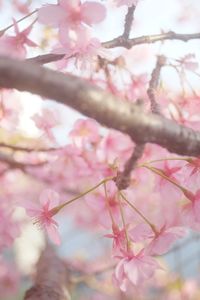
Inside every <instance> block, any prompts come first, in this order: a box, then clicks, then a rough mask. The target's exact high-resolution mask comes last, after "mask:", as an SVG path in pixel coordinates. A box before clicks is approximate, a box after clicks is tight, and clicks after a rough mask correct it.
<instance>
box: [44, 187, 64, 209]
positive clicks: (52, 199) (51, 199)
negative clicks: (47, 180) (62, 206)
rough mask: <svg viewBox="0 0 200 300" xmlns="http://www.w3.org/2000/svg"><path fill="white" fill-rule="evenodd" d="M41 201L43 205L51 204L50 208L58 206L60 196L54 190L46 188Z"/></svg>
mask: <svg viewBox="0 0 200 300" xmlns="http://www.w3.org/2000/svg"><path fill="white" fill-rule="evenodd" d="M40 203H41V204H42V205H43V206H46V205H49V210H50V209H52V208H54V207H55V206H58V205H59V203H60V196H59V194H58V193H56V192H55V191H54V190H51V189H46V190H44V191H43V192H42V193H41V195H40Z"/></svg>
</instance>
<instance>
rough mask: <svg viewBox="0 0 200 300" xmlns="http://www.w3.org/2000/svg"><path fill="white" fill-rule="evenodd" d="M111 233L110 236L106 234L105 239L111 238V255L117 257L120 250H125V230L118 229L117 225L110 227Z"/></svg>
mask: <svg viewBox="0 0 200 300" xmlns="http://www.w3.org/2000/svg"><path fill="white" fill-rule="evenodd" d="M112 231H113V233H111V234H106V235H105V237H108V238H112V239H113V249H112V250H113V254H114V255H117V254H119V253H121V251H122V250H125V249H126V245H127V242H126V235H125V229H120V228H119V227H118V226H117V225H115V224H113V225H112Z"/></svg>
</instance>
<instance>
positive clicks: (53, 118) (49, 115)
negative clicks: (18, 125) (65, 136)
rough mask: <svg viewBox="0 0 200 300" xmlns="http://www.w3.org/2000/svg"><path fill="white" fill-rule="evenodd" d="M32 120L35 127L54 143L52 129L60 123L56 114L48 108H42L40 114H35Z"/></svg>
mask: <svg viewBox="0 0 200 300" xmlns="http://www.w3.org/2000/svg"><path fill="white" fill-rule="evenodd" d="M32 119H33V121H34V122H35V125H36V126H37V127H38V128H39V129H41V130H42V131H44V132H45V134H46V135H47V137H48V138H49V139H50V140H51V141H53V142H54V141H55V137H54V135H53V133H52V129H53V128H54V127H56V126H57V125H59V123H60V121H59V114H58V112H57V111H55V110H52V109H49V108H43V109H42V114H35V115H34V116H33V117H32Z"/></svg>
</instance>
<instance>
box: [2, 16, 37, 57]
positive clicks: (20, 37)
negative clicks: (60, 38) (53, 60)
mask: <svg viewBox="0 0 200 300" xmlns="http://www.w3.org/2000/svg"><path fill="white" fill-rule="evenodd" d="M13 23H14V29H15V36H8V35H4V36H3V37H2V38H0V54H4V55H8V56H12V57H18V58H21V59H23V58H25V57H26V47H25V45H27V46H29V47H36V46H37V44H36V43H34V42H33V41H32V40H30V39H29V38H28V35H29V34H30V32H31V30H32V28H33V24H34V23H32V24H31V25H29V26H28V27H27V28H26V29H24V30H23V31H21V32H20V31H19V28H18V25H17V22H16V21H15V20H13Z"/></svg>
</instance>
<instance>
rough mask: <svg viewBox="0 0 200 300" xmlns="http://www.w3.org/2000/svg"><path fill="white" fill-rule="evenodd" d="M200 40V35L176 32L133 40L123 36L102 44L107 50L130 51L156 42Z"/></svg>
mask: <svg viewBox="0 0 200 300" xmlns="http://www.w3.org/2000/svg"><path fill="white" fill-rule="evenodd" d="M199 38H200V33H188V34H187V33H186V34H183V33H176V32H174V31H169V32H165V33H161V34H153V35H144V36H140V37H136V38H132V39H126V38H124V37H123V36H119V37H117V38H115V39H113V40H111V41H107V42H105V43H102V46H104V47H105V48H115V47H124V48H127V49H130V48H132V47H133V46H136V45H141V44H151V43H156V42H162V41H165V40H180V41H183V42H187V41H189V40H194V39H199Z"/></svg>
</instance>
